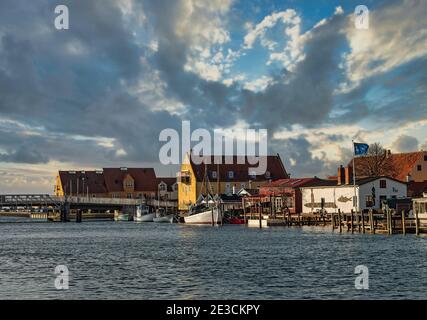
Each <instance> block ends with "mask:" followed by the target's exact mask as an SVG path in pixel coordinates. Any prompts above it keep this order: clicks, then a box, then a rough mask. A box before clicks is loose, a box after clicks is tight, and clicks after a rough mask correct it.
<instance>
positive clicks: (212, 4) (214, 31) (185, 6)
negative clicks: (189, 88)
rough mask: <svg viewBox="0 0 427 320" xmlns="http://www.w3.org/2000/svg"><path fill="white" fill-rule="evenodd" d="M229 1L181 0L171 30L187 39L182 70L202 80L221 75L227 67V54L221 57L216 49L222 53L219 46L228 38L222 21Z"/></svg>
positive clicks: (212, 78)
mask: <svg viewBox="0 0 427 320" xmlns="http://www.w3.org/2000/svg"><path fill="white" fill-rule="evenodd" d="M231 3H232V1H231V0H225V1H222V0H213V1H209V2H204V3H201V2H199V1H196V0H184V1H182V2H181V6H180V12H178V13H177V14H178V15H179V16H180V17H179V18H178V19H177V23H176V26H175V33H176V36H177V37H179V38H182V39H185V41H186V42H188V47H189V53H188V56H187V63H186V65H185V70H187V71H191V72H194V73H196V74H198V75H199V76H200V77H202V78H204V79H206V80H212V81H217V80H219V79H221V77H222V73H223V72H224V71H225V70H226V69H227V65H226V64H225V63H226V61H225V60H226V58H227V57H226V56H224V55H222V57H221V56H220V55H218V53H222V51H223V46H224V45H225V44H226V43H227V42H229V41H230V35H229V32H228V31H227V30H226V28H225V25H226V14H227V12H228V11H229V9H230V6H231ZM212 57H214V58H213V59H212Z"/></svg>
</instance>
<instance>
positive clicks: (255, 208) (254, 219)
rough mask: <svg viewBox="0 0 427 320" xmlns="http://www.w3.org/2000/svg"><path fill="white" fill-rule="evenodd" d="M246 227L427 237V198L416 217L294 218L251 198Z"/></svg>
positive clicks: (331, 215)
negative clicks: (317, 229)
mask: <svg viewBox="0 0 427 320" xmlns="http://www.w3.org/2000/svg"><path fill="white" fill-rule="evenodd" d="M242 206H243V217H244V221H245V224H246V225H247V226H251V227H259V228H263V227H273V226H287V227H291V226H297V227H302V226H324V227H329V228H330V229H331V230H332V231H335V230H337V231H338V232H351V233H355V232H358V233H371V234H389V235H392V234H404V235H405V234H408V233H413V234H416V235H419V234H422V233H426V234H427V198H425V200H422V199H421V201H420V199H415V200H414V214H413V215H412V216H409V215H408V212H406V211H405V210H402V211H400V212H397V211H396V210H394V209H386V210H384V211H383V212H380V213H377V212H374V211H373V210H369V211H362V212H357V213H356V212H354V211H351V212H348V213H342V212H341V211H340V210H338V211H337V212H330V213H328V212H326V211H324V212H320V213H297V214H291V213H290V211H289V210H287V209H286V208H285V209H283V208H275V207H274V204H273V202H272V201H270V200H269V197H250V198H246V199H243V200H242Z"/></svg>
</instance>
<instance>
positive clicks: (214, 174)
mask: <svg viewBox="0 0 427 320" xmlns="http://www.w3.org/2000/svg"><path fill="white" fill-rule="evenodd" d="M216 178H217V175H216V171H212V179H216Z"/></svg>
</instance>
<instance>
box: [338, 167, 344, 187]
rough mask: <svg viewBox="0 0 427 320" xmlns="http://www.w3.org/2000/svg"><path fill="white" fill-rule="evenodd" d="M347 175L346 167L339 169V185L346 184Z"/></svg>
mask: <svg viewBox="0 0 427 320" xmlns="http://www.w3.org/2000/svg"><path fill="white" fill-rule="evenodd" d="M344 179H345V174H344V167H343V166H342V165H341V166H339V168H338V185H341V184H344Z"/></svg>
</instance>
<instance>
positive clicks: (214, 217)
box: [184, 207, 222, 225]
mask: <svg viewBox="0 0 427 320" xmlns="http://www.w3.org/2000/svg"><path fill="white" fill-rule="evenodd" d="M184 221H185V223H189V224H215V225H217V224H221V221H222V217H221V214H220V212H219V209H218V208H217V207H211V208H209V207H205V208H203V209H196V208H193V210H192V211H190V212H189V214H188V215H187V216H185V217H184Z"/></svg>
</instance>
